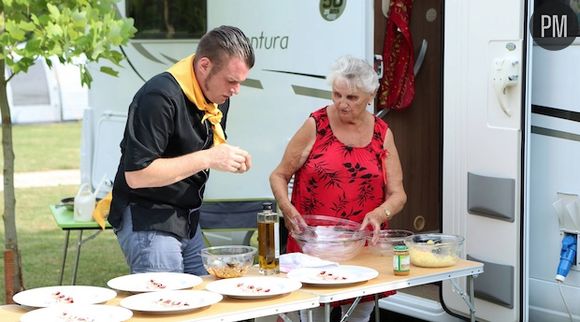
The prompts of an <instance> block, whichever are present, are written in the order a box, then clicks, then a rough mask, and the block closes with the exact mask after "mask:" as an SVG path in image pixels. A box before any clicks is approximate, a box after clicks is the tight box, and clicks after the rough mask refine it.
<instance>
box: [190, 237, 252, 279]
mask: <svg viewBox="0 0 580 322" xmlns="http://www.w3.org/2000/svg"><path fill="white" fill-rule="evenodd" d="M256 252H257V249H256V248H255V247H252V246H240V245H232V246H216V247H208V248H204V249H202V250H201V259H202V261H203V266H204V267H205V269H206V270H207V272H208V273H210V274H211V275H213V276H215V277H218V278H232V277H240V276H244V275H245V274H246V273H247V272H248V269H249V268H250V267H251V266H252V265H253V264H254V256H255V255H256Z"/></svg>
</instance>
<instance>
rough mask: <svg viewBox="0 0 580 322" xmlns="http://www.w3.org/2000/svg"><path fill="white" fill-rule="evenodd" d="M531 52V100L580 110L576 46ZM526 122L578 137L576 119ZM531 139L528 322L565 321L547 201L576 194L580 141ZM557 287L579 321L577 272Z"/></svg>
mask: <svg viewBox="0 0 580 322" xmlns="http://www.w3.org/2000/svg"><path fill="white" fill-rule="evenodd" d="M533 56H534V64H533V90H532V103H533V104H535V105H539V106H544V107H550V108H557V109H561V110H567V111H572V112H576V113H580V95H579V93H578V90H579V88H580V87H579V84H580V64H579V63H578V62H579V61H580V44H579V43H576V45H574V46H571V47H568V48H566V49H564V50H561V51H547V50H545V49H542V48H540V47H534V52H533ZM531 125H532V127H536V128H542V129H546V130H548V133H550V131H552V132H553V133H556V132H555V131H560V133H568V134H571V135H572V137H573V136H574V135H576V136H577V137H580V123H579V122H574V121H570V120H566V119H562V118H557V117H551V116H546V115H540V114H533V115H532V120H531ZM530 141H531V147H530V153H531V159H530V165H531V167H530V184H529V186H530V201H529V203H530V204H529V226H530V228H529V287H530V290H529V296H530V298H529V301H530V309H529V316H530V321H562V322H564V321H570V319H569V317H568V314H567V312H566V309H565V306H564V302H563V300H562V297H561V295H560V292H559V290H558V285H557V283H556V282H555V280H554V277H555V275H556V269H557V267H558V263H559V258H560V248H561V239H562V237H561V234H560V226H559V223H558V218H557V216H556V212H555V210H554V208H553V207H552V203H553V202H554V201H556V199H557V193H558V192H563V193H572V194H578V195H580V166H579V164H580V163H579V160H580V141H578V140H573V139H565V138H560V137H555V136H551V135H544V134H538V133H534V131H532V135H531V139H530ZM578 215H579V216H580V214H578ZM577 219H578V220H580V217H579V218H577ZM579 224H580V221H579ZM577 256H578V255H577ZM562 288H563V293H564V298H565V300H566V301H567V303H568V306H569V308H570V310H571V311H572V313H573V314H574V315H575V318H576V319H578V316H579V315H580V307H579V306H578V298H580V272H579V271H578V268H577V267H576V269H575V270H574V269H573V270H571V271H570V273H569V275H568V277H567V278H566V280H565V282H564V285H563V287H562Z"/></svg>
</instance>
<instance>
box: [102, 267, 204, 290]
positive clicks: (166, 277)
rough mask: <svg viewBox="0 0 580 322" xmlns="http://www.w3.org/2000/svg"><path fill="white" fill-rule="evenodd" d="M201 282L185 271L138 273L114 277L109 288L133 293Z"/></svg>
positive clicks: (187, 286) (184, 286) (189, 285)
mask: <svg viewBox="0 0 580 322" xmlns="http://www.w3.org/2000/svg"><path fill="white" fill-rule="evenodd" d="M201 282H202V279H201V278H200V277H198V276H195V275H191V274H185V273H162V272H160V273H138V274H129V275H123V276H119V277H115V278H113V279H112V280H110V281H108V282H107V285H108V286H109V287H110V288H113V289H116V290H119V291H127V292H133V293H141V292H154V291H171V290H183V289H187V288H192V287H194V286H196V285H198V284H200V283H201Z"/></svg>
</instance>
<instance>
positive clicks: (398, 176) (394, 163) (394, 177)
mask: <svg viewBox="0 0 580 322" xmlns="http://www.w3.org/2000/svg"><path fill="white" fill-rule="evenodd" d="M383 148H384V149H385V150H386V151H387V155H386V160H385V161H386V162H385V164H386V167H385V168H386V169H384V171H385V176H386V178H387V185H386V187H385V201H384V202H383V203H382V204H381V205H380V206H379V207H377V208H375V209H374V210H373V211H371V212H369V213H368V214H367V215H366V216H365V219H364V221H363V223H362V227H366V226H367V225H371V226H372V227H373V230H374V232H378V231H379V230H380V226H381V224H382V223H383V222H385V221H387V220H391V219H392V218H393V216H394V215H396V214H397V213H399V212H400V211H401V210H402V209H403V207H404V206H405V203H406V202H407V194H406V193H405V189H404V187H403V170H402V168H401V161H400V160H399V153H398V152H397V147H396V146H395V139H394V135H393V132H392V131H391V130H390V129H388V130H387V134H386V136H385V142H384V144H383ZM375 238H378V234H375V236H374V237H373V242H376V240H375Z"/></svg>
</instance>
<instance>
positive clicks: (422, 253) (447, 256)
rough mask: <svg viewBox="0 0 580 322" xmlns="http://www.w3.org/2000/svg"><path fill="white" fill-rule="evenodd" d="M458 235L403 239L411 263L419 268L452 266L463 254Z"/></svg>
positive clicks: (420, 235)
mask: <svg viewBox="0 0 580 322" xmlns="http://www.w3.org/2000/svg"><path fill="white" fill-rule="evenodd" d="M464 240H465V239H464V238H463V237H461V236H458V235H445V234H417V235H413V236H409V237H407V238H405V245H407V247H409V254H410V255H411V263H412V264H413V265H415V266H419V267H447V266H453V265H455V263H457V261H458V260H459V258H460V257H461V254H462V252H463V241H464Z"/></svg>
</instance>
